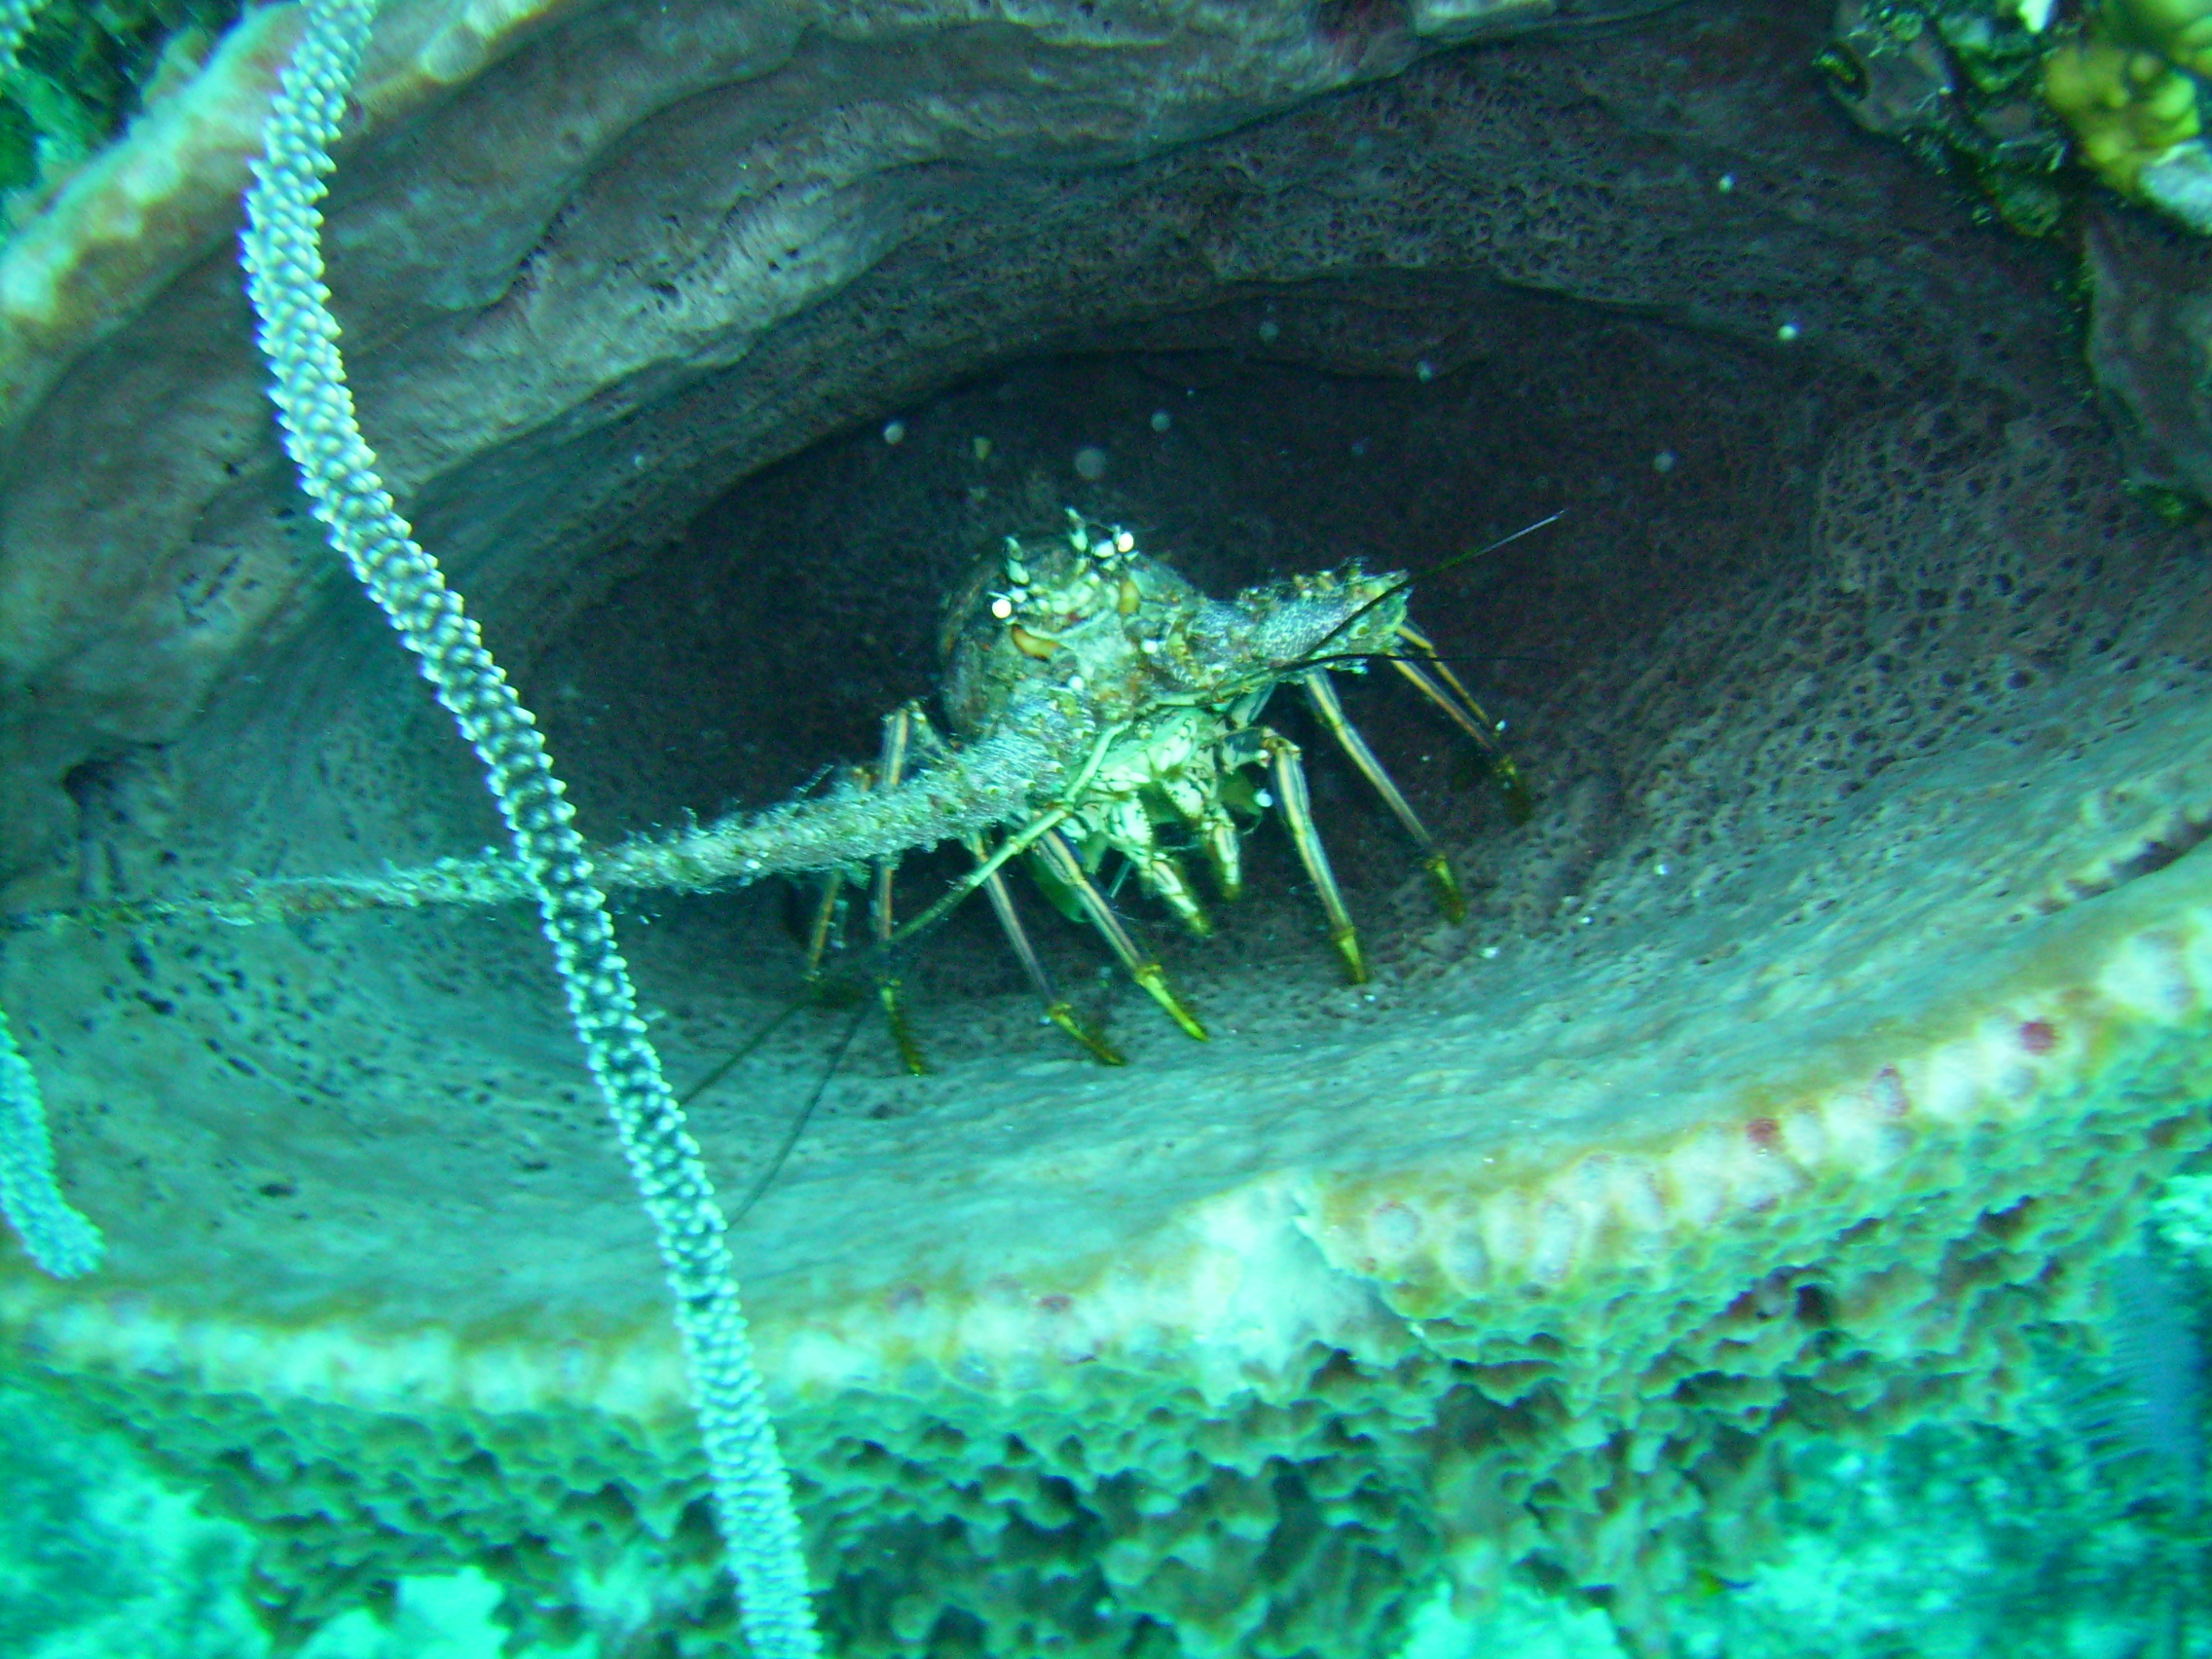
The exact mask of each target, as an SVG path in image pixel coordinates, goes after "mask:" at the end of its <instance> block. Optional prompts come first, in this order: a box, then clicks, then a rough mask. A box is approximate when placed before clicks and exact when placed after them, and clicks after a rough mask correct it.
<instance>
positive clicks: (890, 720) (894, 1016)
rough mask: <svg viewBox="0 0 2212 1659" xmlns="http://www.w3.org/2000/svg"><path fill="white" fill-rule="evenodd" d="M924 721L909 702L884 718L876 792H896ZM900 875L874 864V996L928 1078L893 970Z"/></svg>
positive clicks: (896, 1038) (916, 1068)
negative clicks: (877, 955) (877, 958)
mask: <svg viewBox="0 0 2212 1659" xmlns="http://www.w3.org/2000/svg"><path fill="white" fill-rule="evenodd" d="M918 719H921V711H920V710H919V709H917V708H915V707H914V705H913V704H911V703H909V704H907V705H906V706H905V707H904V708H903V709H896V710H894V711H892V712H891V713H890V714H888V715H885V716H884V717H883V754H882V759H881V762H880V764H879V766H878V768H877V771H876V785H875V787H876V788H877V789H881V790H895V789H897V788H898V787H899V783H900V780H901V779H902V778H903V776H904V775H905V771H906V752H907V749H908V748H909V747H910V746H911V744H912V742H913V735H914V722H915V721H916V720H918ZM898 874H899V861H898V859H897V858H880V859H877V860H876V861H875V893H874V896H873V899H872V901H871V902H870V903H869V905H868V919H869V921H870V922H871V923H872V924H873V926H874V932H875V942H876V947H877V949H878V950H879V951H881V952H882V967H881V969H880V970H879V971H878V975H877V977H876V981H875V994H876V997H877V999H878V1000H879V1001H880V1002H881V1003H882V1004H883V1017H884V1020H885V1021H886V1023H888V1024H889V1025H890V1027H891V1041H892V1043H893V1044H894V1045H895V1046H896V1047H897V1049H898V1050H899V1058H900V1061H901V1063H902V1064H903V1065H904V1066H905V1068H906V1070H907V1072H908V1073H909V1074H910V1075H912V1076H914V1077H926V1076H927V1075H928V1074H929V1069H930V1068H929V1066H928V1065H927V1064H926V1063H925V1062H924V1061H923V1059H922V1051H921V1047H920V1045H918V1044H917V1043H916V1042H915V1041H914V1032H913V1027H912V1026H910V1025H909V1024H908V1023H907V1021H906V1004H905V999H904V996H903V991H902V987H901V985H900V982H899V976H898V974H897V973H896V972H894V971H893V967H892V958H891V940H892V938H893V936H894V934H895V933H896V932H897V929H896V927H895V925H894V923H893V919H892V910H891V891H892V886H893V883H894V881H895V880H896V878H897V876H898Z"/></svg>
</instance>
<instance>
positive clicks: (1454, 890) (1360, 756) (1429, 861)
mask: <svg viewBox="0 0 2212 1659" xmlns="http://www.w3.org/2000/svg"><path fill="white" fill-rule="evenodd" d="M1299 682H1300V683H1301V684H1302V685H1304V686H1305V688H1306V697H1307V700H1308V701H1309V702H1310V703H1311V704H1312V705H1313V712H1314V714H1316V715H1318V716H1319V717H1320V719H1321V723H1322V724H1323V725H1325V726H1327V727H1328V728H1329V732H1330V734H1331V735H1332V736H1333V737H1335V738H1336V740H1337V742H1338V744H1339V745H1340V746H1341V747H1342V748H1343V749H1344V752H1345V753H1346V755H1348V756H1351V763H1352V764H1353V765H1354V766H1357V767H1358V768H1359V769H1360V771H1361V772H1362V773H1363V774H1365V776H1366V778H1367V781H1368V782H1369V783H1371V784H1373V785H1374V786H1375V793H1377V794H1380V795H1381V796H1382V797H1383V805H1385V806H1387V807H1388V808H1389V809H1390V812H1391V815H1392V816H1393V817H1395V818H1396V819H1397V821H1398V822H1399V823H1400V824H1402V825H1404V826H1405V829H1406V833H1407V834H1409V835H1411V836H1412V837H1413V838H1414V842H1415V844H1416V845H1417V846H1419V848H1420V854H1421V867H1422V868H1423V869H1425V870H1427V871H1428V879H1429V882H1430V884H1431V885H1432V886H1434V887H1435V889H1436V900H1437V903H1439V904H1441V905H1442V906H1443V908H1444V914H1445V917H1446V919H1447V920H1449V921H1455V922H1463V921H1465V920H1466V919H1467V902H1466V900H1465V899H1464V898H1462V897H1461V896H1460V893H1459V883H1458V881H1457V879H1456V878H1455V877H1454V875H1453V874H1452V861H1451V859H1450V858H1448V857H1447V856H1446V855H1445V852H1444V849H1443V848H1442V847H1439V846H1438V845H1437V844H1436V837H1435V836H1433V835H1431V834H1430V833H1429V832H1428V826H1427V825H1425V824H1423V823H1422V822H1421V821H1420V817H1419V814H1418V813H1416V812H1415V811H1414V809H1413V803H1412V802H1411V801H1409V800H1407V799H1406V797H1405V795H1404V794H1403V793H1400V792H1399V789H1398V786H1397V784H1396V783H1395V782H1393V781H1392V779H1391V777H1390V774H1389V773H1388V772H1386V771H1384V770H1383V762H1382V760H1381V759H1380V758H1378V757H1377V756H1376V753H1375V751H1374V750H1372V749H1370V748H1369V747H1368V746H1367V739H1366V738H1364V737H1362V736H1361V735H1360V733H1359V728H1358V727H1357V726H1355V725H1353V724H1352V723H1351V721H1350V720H1348V719H1346V718H1345V706H1344V704H1343V703H1342V702H1340V701H1339V700H1338V698H1337V688H1336V687H1335V686H1334V685H1332V684H1330V683H1329V675H1328V671H1327V670H1325V669H1318V668H1316V669H1311V670H1309V671H1308V672H1307V673H1305V674H1303V675H1301V676H1300V677H1299Z"/></svg>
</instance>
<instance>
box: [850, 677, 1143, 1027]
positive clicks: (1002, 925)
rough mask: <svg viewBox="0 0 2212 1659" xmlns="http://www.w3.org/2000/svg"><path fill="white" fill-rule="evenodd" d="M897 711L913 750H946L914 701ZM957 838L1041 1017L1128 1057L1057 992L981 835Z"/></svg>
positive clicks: (933, 752)
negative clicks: (975, 870)
mask: <svg viewBox="0 0 2212 1659" xmlns="http://www.w3.org/2000/svg"><path fill="white" fill-rule="evenodd" d="M900 714H901V715H903V716H905V717H906V721H907V742H908V743H909V744H910V745H911V747H912V748H913V749H914V750H915V751H916V752H918V753H920V754H922V755H924V756H929V757H932V758H935V757H937V756H941V755H943V754H945V753H947V750H948V746H947V744H946V743H945V741H944V739H943V738H941V737H940V736H939V735H938V732H937V728H936V727H935V726H933V725H931V724H930V719H929V716H928V715H926V714H924V713H923V712H922V710H921V707H920V706H919V705H918V704H913V703H909V704H907V705H906V707H905V708H904V709H902V710H901V711H900ZM894 718H895V719H896V718H897V717H894ZM961 844H962V845H963V846H965V847H966V848H967V849H968V851H969V853H970V854H971V855H972V856H973V857H974V858H975V860H976V864H977V868H978V869H979V870H980V871H981V873H982V885H983V896H984V897H985V898H987V899H988V900H989V901H990V902H991V914H992V915H994V916H996V917H997V918H998V924H999V930H1000V931H1001V932H1002V933H1004V934H1005V935H1006V939H1007V943H1009V944H1010V945H1012V946H1013V947H1014V956H1015V958H1016V959H1017V960H1018V961H1019V962H1020V963H1021V971H1022V973H1023V974H1025V975H1026V976H1027V977H1028V979H1029V983H1030V985H1031V987H1032V988H1033V989H1035V991H1036V992H1037V999H1038V1001H1040V1002H1042V1003H1043V1004H1044V1005H1045V1017H1046V1018H1048V1019H1050V1020H1051V1022H1052V1023H1053V1024H1054V1025H1057V1026H1058V1027H1059V1028H1060V1029H1061V1030H1062V1031H1065V1032H1066V1033H1067V1034H1068V1035H1069V1036H1070V1037H1072V1038H1074V1039H1075V1040H1076V1041H1077V1042H1078V1043H1080V1044H1082V1045H1083V1048H1084V1050H1085V1051H1086V1052H1087V1053H1088V1054H1089V1055H1090V1057H1091V1058H1092V1059H1094V1060H1096V1061H1097V1062H1098V1063H1099V1064H1100V1065H1107V1066H1119V1065H1126V1064H1127V1063H1128V1062H1127V1061H1126V1060H1124V1059H1123V1058H1122V1056H1121V1054H1120V1053H1119V1052H1118V1051H1116V1050H1115V1048H1114V1046H1113V1045H1112V1044H1111V1043H1109V1042H1107V1041H1106V1039H1105V1038H1104V1037H1103V1036H1101V1035H1099V1033H1097V1032H1096V1031H1093V1030H1092V1029H1091V1028H1090V1027H1089V1026H1088V1025H1086V1024H1085V1023H1084V1022H1083V1019H1082V1017H1081V1016H1080V1015H1079V1014H1077V1013H1076V1012H1075V1005H1074V1004H1072V1003H1070V1002H1069V1001H1068V1000H1067V998H1065V997H1063V996H1061V995H1060V990H1059V987H1058V986H1057V985H1056V984H1054V983H1053V981H1052V974H1051V969H1049V968H1047V967H1046V966H1045V962H1044V958H1042V957H1041V956H1039V955H1038V954H1037V947H1036V946H1035V945H1034V944H1032V943H1030V941H1029V930H1028V929H1026V928H1024V927H1023V926H1022V925H1021V915H1020V912H1019V911H1017V910H1015V909H1014V894H1013V892H1012V891H1011V890H1010V889H1009V888H1008V887H1007V884H1006V877H1005V876H1004V875H1002V874H1000V872H999V866H998V863H997V861H995V860H994V859H993V858H992V857H991V855H990V852H989V851H988V850H987V849H986V848H985V847H984V845H983V838H982V836H980V835H968V836H964V837H962V842H961Z"/></svg>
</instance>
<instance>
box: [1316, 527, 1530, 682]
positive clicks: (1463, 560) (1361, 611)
mask: <svg viewBox="0 0 2212 1659" xmlns="http://www.w3.org/2000/svg"><path fill="white" fill-rule="evenodd" d="M1565 517H1567V509H1566V508H1565V507H1562V508H1560V509H1559V511H1557V512H1555V513H1547V514H1545V515H1544V516H1543V517H1542V518H1540V519H1537V520H1536V521H1535V522H1534V523H1533V524H1525V525H1523V526H1522V527H1521V528H1520V529H1519V530H1517V531H1514V532H1513V533H1512V534H1511V535H1501V536H1499V537H1498V538H1497V539H1496V540H1495V541H1493V542H1492V543H1490V544H1489V545H1488V546H1487V547H1470V548H1468V549H1467V550H1466V551H1465V552H1463V553H1455V554H1453V555H1452V556H1451V557H1450V558H1449V559H1439V560H1438V561H1437V562H1436V563H1435V564H1433V565H1428V566H1425V567H1423V568H1422V569H1420V570H1418V571H1410V572H1408V573H1407V574H1405V575H1403V576H1400V577H1399V578H1398V579H1397V580H1396V581H1394V582H1392V583H1391V584H1390V585H1389V586H1388V587H1386V588H1384V589H1383V591H1382V592H1381V593H1379V594H1377V595H1376V596H1375V597H1374V598H1373V599H1371V600H1369V601H1368V602H1367V603H1366V604H1365V605H1363V606H1361V607H1360V608H1358V609H1357V610H1354V611H1353V612H1352V613H1351V614H1350V615H1348V616H1346V618H1345V619H1344V620H1343V621H1342V622H1339V623H1338V624H1337V625H1336V626H1335V627H1334V628H1331V629H1330V630H1329V631H1328V632H1327V633H1326V634H1323V635H1322V636H1321V638H1320V639H1319V640H1317V641H1316V642H1315V643H1314V647H1313V648H1314V651H1316V652H1317V651H1319V650H1320V648H1321V647H1322V646H1323V645H1327V644H1328V643H1329V642H1330V641H1331V640H1333V639H1335V638H1336V637H1337V636H1338V635H1340V634H1342V633H1343V632H1344V631H1345V630H1346V628H1349V627H1350V626H1351V625H1352V624H1353V623H1354V622H1357V621H1358V620H1359V619H1360V618H1361V617H1362V616H1365V615H1366V614H1367V613H1368V612H1369V611H1370V610H1373V609H1374V608H1376V607H1377V606H1378V605H1381V604H1383V603H1384V602H1385V601H1387V600H1392V599H1395V598H1397V597H1398V595H1400V594H1402V593H1404V592H1405V591H1406V590H1407V589H1408V588H1410V587H1412V586H1413V585H1414V583H1416V582H1424V581H1426V580H1428V578H1429V577H1431V576H1434V575H1441V574H1442V573H1443V572H1444V571H1450V570H1454V569H1456V568H1457V567H1458V566H1460V565H1471V564H1473V563H1474V562H1475V561H1476V560H1477V559H1482V558H1487V557H1488V556H1489V555H1491V554H1493V553H1495V552H1496V551H1497V550H1498V549H1499V548H1501V547H1510V546H1512V545H1513V543H1515V542H1516V541H1519V540H1520V539H1521V538H1522V537H1523V536H1524V535H1535V534H1536V532H1537V531H1539V530H1546V529H1549V528H1550V527H1551V526H1552V525H1555V524H1557V523H1559V521H1560V520H1561V519H1563V518H1565ZM1353 654H1354V655H1356V656H1362V657H1364V656H1366V655H1368V654H1369V653H1367V652H1364V651H1361V652H1355V653H1353ZM1324 660H1327V659H1324V658H1322V657H1320V656H1317V655H1313V654H1310V653H1309V654H1308V655H1307V656H1305V657H1303V658H1301V659H1300V660H1299V661H1297V662H1294V663H1288V664H1286V665H1285V667H1286V668H1287V669H1289V670H1291V671H1293V672H1295V671H1296V670H1298V669H1301V668H1312V667H1314V666H1315V665H1316V664H1318V663H1320V662H1322V661H1324ZM1337 660H1340V661H1342V660H1344V658H1343V657H1342V655H1340V656H1339V658H1338V659H1337Z"/></svg>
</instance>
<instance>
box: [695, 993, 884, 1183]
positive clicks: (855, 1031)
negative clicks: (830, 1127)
mask: <svg viewBox="0 0 2212 1659" xmlns="http://www.w3.org/2000/svg"><path fill="white" fill-rule="evenodd" d="M868 1006H869V1005H868V1002H867V999H866V998H865V997H864V998H862V999H861V1000H860V1001H859V1002H858V1003H856V1004H855V1005H854V1008H853V1016H852V1018H850V1019H848V1020H846V1021H845V1030H844V1034H843V1035H842V1036H840V1037H839V1038H838V1039H837V1047H836V1048H835V1049H834V1050H832V1051H830V1063H829V1064H828V1065H826V1066H824V1067H823V1068H822V1075H821V1076H820V1077H818V1078H816V1079H815V1080H814V1088H813V1089H812V1091H811V1092H809V1093H808V1095H807V1097H806V1104H805V1105H804V1106H801V1107H800V1108H799V1109H798V1114H797V1116H795V1117H793V1119H792V1126H791V1127H790V1128H788V1129H786V1130H785V1131H784V1139H783V1144H782V1145H781V1146H779V1147H777V1148H776V1155H775V1156H774V1157H773V1158H771V1159H769V1160H768V1164H767V1167H766V1168H764V1169H762V1170H761V1171H760V1173H759V1175H758V1177H757V1178H756V1179H755V1181H754V1183H753V1185H752V1186H751V1187H750V1188H748V1189H747V1190H746V1194H745V1197H744V1198H740V1199H738V1200H737V1202H736V1203H735V1204H733V1205H731V1206H730V1212H729V1223H730V1225H731V1226H732V1227H735V1226H736V1225H737V1224H738V1223H739V1222H741V1221H743V1220H744V1219H745V1217H746V1213H747V1212H748V1211H749V1210H751V1209H752V1208H753V1206H754V1205H755V1204H756V1203H758V1202H759V1201H760V1200H761V1198H763V1197H765V1196H766V1194H767V1191H768V1189H769V1188H770V1187H771V1186H773V1185H774V1184H775V1180H776V1177H777V1176H778V1175H781V1174H782V1173H783V1172H784V1163H785V1161H786V1160H788V1159H789V1158H790V1157H791V1155H792V1151H793V1148H795V1147H796V1146H797V1145H798V1137H799V1136H800V1135H802V1134H804V1133H805V1132H806V1121H807V1120H808V1119H809V1118H811V1117H813V1116H814V1109H815V1108H816V1107H817V1106H819V1105H821V1104H822V1097H823V1096H824V1095H825V1094H827V1093H829V1092H830V1080H831V1079H833V1078H835V1077H836V1075H837V1068H838V1067H839V1066H841V1065H843V1064H844V1063H845V1055H846V1054H847V1053H848V1052H850V1051H851V1050H852V1047H853V1039H854V1038H856V1037H858V1036H859V1035H860V1033H861V1021H862V1020H863V1019H864V1018H866V1015H867V1011H868ZM798 1007H799V1004H797V1003H795V1002H794V1003H793V1004H792V1006H791V1007H790V1008H787V1009H785V1010H784V1012H783V1013H782V1014H778V1015H776V1017H775V1018H774V1019H772V1020H770V1021H769V1022H768V1023H767V1025H765V1026H764V1027H762V1029H761V1030H760V1032H759V1033H758V1034H757V1035H756V1037H755V1038H754V1039H753V1041H752V1042H750V1043H748V1044H747V1045H746V1046H745V1047H744V1048H743V1049H741V1050H739V1051H738V1052H737V1053H736V1054H734V1055H732V1056H731V1057H730V1058H729V1059H728V1060H726V1061H724V1062H723V1065H722V1067H721V1068H720V1069H723V1070H726V1069H727V1068H728V1067H729V1066H732V1065H735V1064H736V1063H737V1061H738V1060H740V1059H742V1058H743V1057H744V1056H745V1055H747V1054H749V1053H751V1052H752V1051H754V1050H755V1049H756V1048H758V1047H759V1046H760V1044H761V1042H762V1041H764V1040H765V1039H766V1037H767V1035H768V1033H769V1032H771V1031H773V1030H775V1029H776V1027H777V1026H779V1025H781V1024H782V1023H783V1022H784V1021H785V1020H786V1019H788V1018H790V1017H791V1015H792V1014H793V1011H794V1010H795V1009H797V1008H798ZM701 1087H704V1085H702V1086H701Z"/></svg>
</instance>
